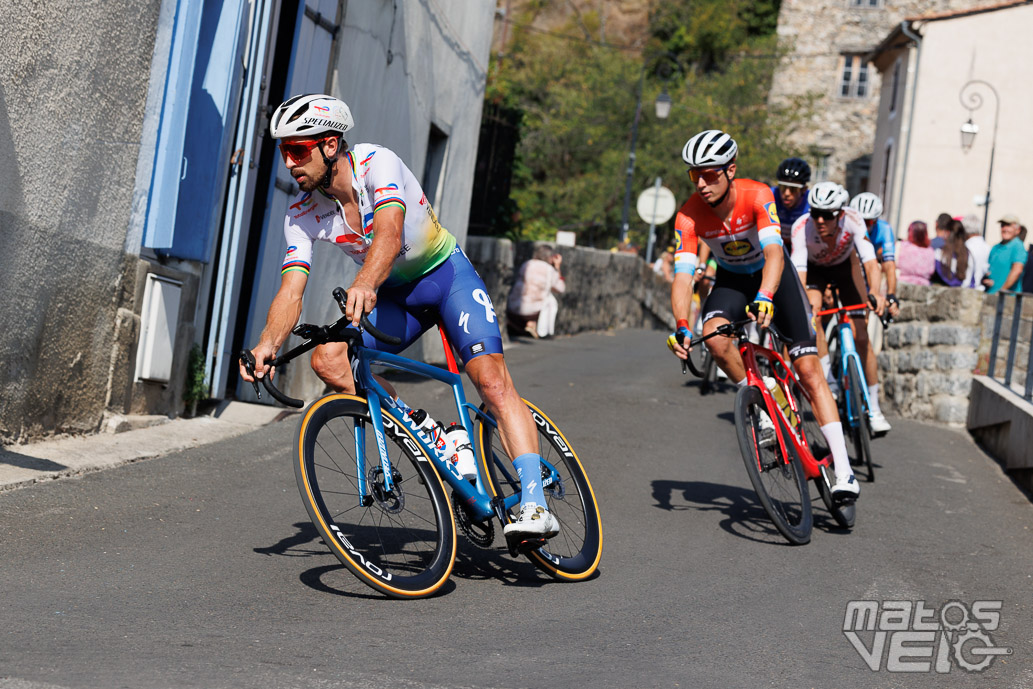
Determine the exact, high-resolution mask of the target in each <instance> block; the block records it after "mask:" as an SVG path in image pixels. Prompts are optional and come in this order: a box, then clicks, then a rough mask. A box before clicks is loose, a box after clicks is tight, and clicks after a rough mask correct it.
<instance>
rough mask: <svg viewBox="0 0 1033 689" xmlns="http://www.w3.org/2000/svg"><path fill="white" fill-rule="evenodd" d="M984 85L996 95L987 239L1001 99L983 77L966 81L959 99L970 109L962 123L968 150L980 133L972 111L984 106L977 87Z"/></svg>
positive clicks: (985, 211) (986, 207)
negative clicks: (966, 118) (965, 120)
mask: <svg viewBox="0 0 1033 689" xmlns="http://www.w3.org/2000/svg"><path fill="white" fill-rule="evenodd" d="M979 86H982V87H985V88H987V89H989V91H990V93H992V94H993V95H994V131H993V134H992V136H991V137H990V170H989V171H988V172H987V173H986V198H984V199H983V238H984V239H986V223H987V219H988V218H989V217H990V183H991V181H992V180H993V177H994V151H995V150H996V148H997V115H998V114H999V111H1000V105H1001V99H1000V97H999V96H998V95H997V89H995V88H994V87H993V86H992V85H991V84H990V83H989V82H986V81H983V80H982V79H972V80H970V81H967V82H965V85H964V86H962V87H961V91H960V92H959V93H958V99H959V100H960V101H961V104H962V105H963V106H964V107H965V108H966V109H967V110H968V121H967V122H965V123H964V124H962V125H961V147H962V148H963V149H964V150H966V151H968V150H969V149H970V148H972V143H973V142H974V141H975V138H976V134H977V133H979V125H977V124H976V123H975V122H973V121H972V113H973V112H975V111H976V110H978V109H979V108H981V107H983V95H982V94H981V93H979V91H978V90H977V87H979Z"/></svg>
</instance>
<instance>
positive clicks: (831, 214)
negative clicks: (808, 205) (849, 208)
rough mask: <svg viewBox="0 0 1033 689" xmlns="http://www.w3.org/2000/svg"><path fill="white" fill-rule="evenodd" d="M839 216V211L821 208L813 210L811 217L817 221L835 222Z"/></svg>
mask: <svg viewBox="0 0 1033 689" xmlns="http://www.w3.org/2000/svg"><path fill="white" fill-rule="evenodd" d="M837 215H839V211H827V210H823V209H821V208H812V209H811V217H812V218H814V219H815V220H833V219H834V218H835V217H836V216H837Z"/></svg>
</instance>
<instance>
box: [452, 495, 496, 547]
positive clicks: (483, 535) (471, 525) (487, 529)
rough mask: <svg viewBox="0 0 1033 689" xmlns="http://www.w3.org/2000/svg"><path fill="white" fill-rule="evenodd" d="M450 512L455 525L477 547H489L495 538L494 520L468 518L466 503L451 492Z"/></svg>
mask: <svg viewBox="0 0 1033 689" xmlns="http://www.w3.org/2000/svg"><path fill="white" fill-rule="evenodd" d="M452 513H453V514H454V515H455V516H456V526H458V527H459V530H460V531H462V532H463V534H464V535H465V536H466V537H467V538H468V539H469V540H470V542H471V543H473V544H474V545H475V546H477V547H478V548H490V547H491V544H492V542H494V540H495V522H493V521H492V520H491V519H490V518H489V519H485V520H484V521H480V522H475V521H473V520H471V519H470V512H469V510H467V508H466V505H465V504H464V503H462V502H460V501H459V495H458V494H456V492H455V491H453V492H452Z"/></svg>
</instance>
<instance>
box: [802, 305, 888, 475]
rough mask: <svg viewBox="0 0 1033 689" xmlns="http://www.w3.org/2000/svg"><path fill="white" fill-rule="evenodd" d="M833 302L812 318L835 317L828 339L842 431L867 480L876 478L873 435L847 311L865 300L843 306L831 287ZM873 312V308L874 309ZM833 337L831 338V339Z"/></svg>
mask: <svg viewBox="0 0 1033 689" xmlns="http://www.w3.org/2000/svg"><path fill="white" fill-rule="evenodd" d="M832 293H833V298H834V299H835V304H834V306H833V307H832V308H830V309H826V310H824V311H819V312H817V313H816V314H815V318H816V319H818V318H822V317H824V316H833V317H835V319H836V320H835V329H834V331H833V332H834V335H833V338H831V339H830V341H829V350H830V352H834V354H835V364H834V365H835V367H836V371H835V372H836V382H837V383H838V384H839V390H840V393H839V399H838V404H839V418H840V421H842V423H843V429H844V431H845V433H844V435H845V437H846V439H847V440H848V441H849V443H850V445H851V446H852V447H851V448H850V453H849V454H850V457H851V459H852V460H853V462H854V463H855V464H858V465H863V466H864V467H865V475H866V478H867V480H868V481H874V480H875V467H874V466H873V463H872V446H871V440H872V437H873V433H872V426H871V421H870V419H869V416H870V415H871V401H870V398H869V397H868V381H867V380H866V379H865V377H864V365H863V363H862V361H861V355H860V354H858V352H857V345H856V343H855V341H854V331H853V325H852V323H851V322H850V321H851V318H850V314H851V312H854V311H861V310H867V309H869V308H870V306H869V305H868V304H856V305H854V306H843V305H842V304H841V302H840V300H839V290H838V289H836V288H835V287H833V290H832ZM873 313H874V311H873ZM833 339H834V341H833Z"/></svg>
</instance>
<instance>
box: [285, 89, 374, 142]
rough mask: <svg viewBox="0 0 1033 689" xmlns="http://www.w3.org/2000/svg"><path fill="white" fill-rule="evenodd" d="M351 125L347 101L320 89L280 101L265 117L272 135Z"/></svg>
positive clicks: (340, 130) (320, 131)
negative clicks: (320, 91)
mask: <svg viewBox="0 0 1033 689" xmlns="http://www.w3.org/2000/svg"><path fill="white" fill-rule="evenodd" d="M354 126H355V120H353V119H352V113H351V110H350V109H349V108H348V105H347V103H345V102H344V101H343V100H340V99H338V98H334V97H333V96H328V95H326V94H324V93H306V94H304V95H301V96H294V97H293V98H290V99H288V100H286V101H284V102H283V104H281V105H280V107H278V108H276V110H275V111H273V116H272V117H271V118H269V131H270V132H271V133H272V135H273V138H274V139H285V138H288V137H292V136H310V137H315V136H318V135H320V134H324V133H326V132H338V133H341V134H343V133H345V132H346V131H348V130H349V129H351V128H352V127H354Z"/></svg>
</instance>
